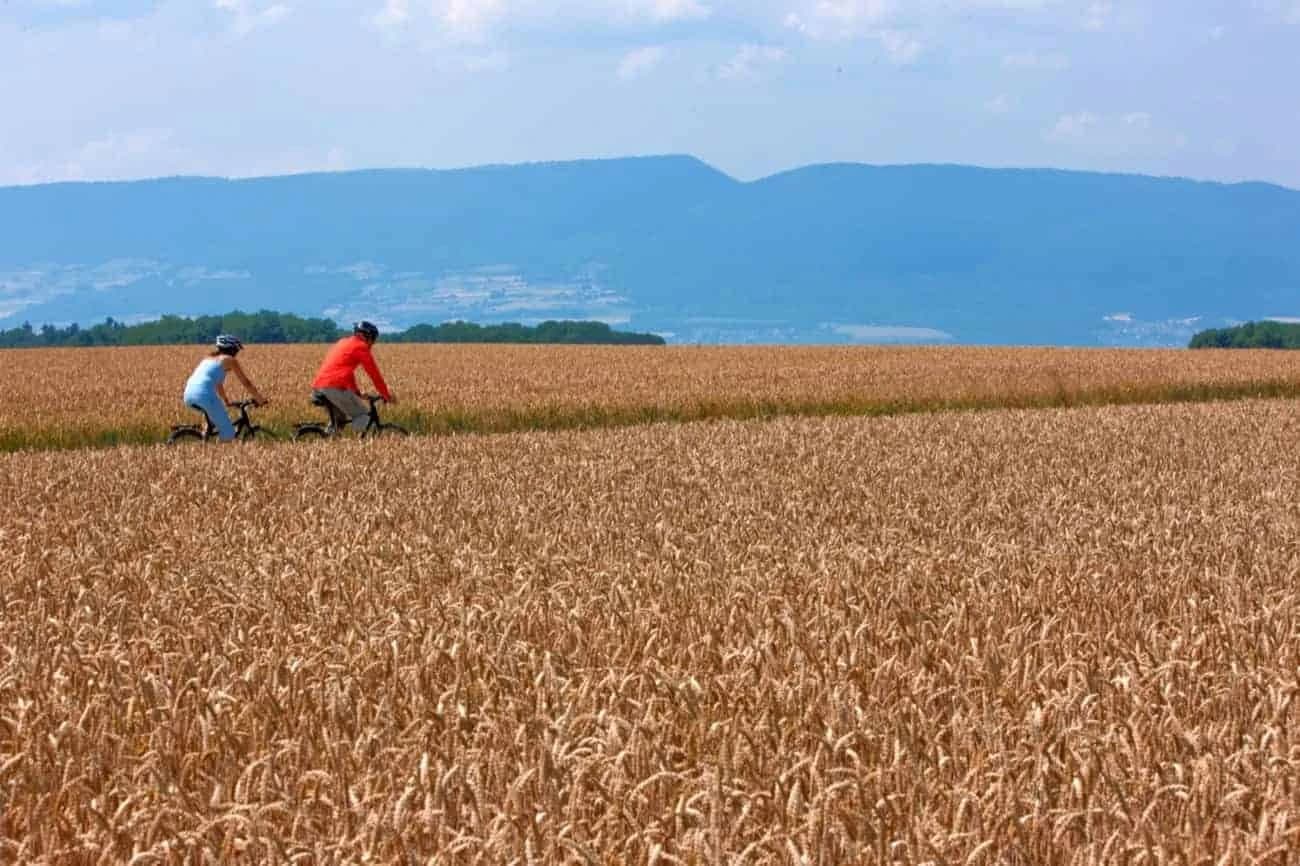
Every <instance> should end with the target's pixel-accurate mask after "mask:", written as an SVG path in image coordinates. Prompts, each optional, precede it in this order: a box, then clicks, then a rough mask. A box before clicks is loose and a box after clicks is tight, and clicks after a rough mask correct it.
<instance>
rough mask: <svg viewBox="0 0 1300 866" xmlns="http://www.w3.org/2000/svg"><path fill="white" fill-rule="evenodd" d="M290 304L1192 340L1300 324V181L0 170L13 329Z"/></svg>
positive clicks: (1108, 341) (779, 327)
mask: <svg viewBox="0 0 1300 866" xmlns="http://www.w3.org/2000/svg"><path fill="white" fill-rule="evenodd" d="M235 307H243V308H246V309H256V308H270V309H277V310H283V311H286V312H294V313H299V314H303V315H313V316H317V315H327V316H331V317H334V318H337V319H339V320H341V321H348V320H350V319H352V318H357V317H363V316H364V317H367V318H372V319H376V320H378V321H381V322H382V323H385V324H387V325H390V326H393V327H401V326H406V325H410V324H413V323H416V322H421V321H424V322H434V323H436V322H440V321H445V320H449V319H469V320H473V321H478V322H485V323H487V322H502V321H523V322H536V321H541V320H543V319H548V318H589V319H600V320H604V321H609V322H610V323H612V324H615V325H616V326H626V327H631V328H634V329H636V330H654V331H657V332H659V333H663V334H665V335H667V336H669V338H670V340H672V341H675V342H854V341H889V340H906V341H914V342H926V341H934V342H962V343H1015V344H1073V345H1185V344H1186V341H1187V338H1188V336H1190V334H1191V333H1192V331H1194V330H1198V329H1200V328H1204V327H1215V326H1221V325H1224V324H1229V323H1233V322H1238V321H1242V320H1246V319H1255V318H1263V317H1270V316H1292V315H1294V316H1300V192H1297V191H1294V190H1290V189H1286V188H1283V187H1278V186H1271V185H1268V184H1262V183H1243V184H1219V183H1206V182H1196V181H1189V180H1181V179H1173V178H1154V177H1145V176H1137V175H1113V174H1095V173H1087V172H1071V171H1058V170H1042V169H984V168H973V167H965V166H950V165H907V166H871V165H857V164H833V165H816V166H809V167H806V168H801V169H796V170H793V171H788V172H784V173H781V174H778V175H774V176H771V177H767V178H763V179H761V180H757V181H753V182H740V181H737V180H735V179H733V178H730V177H728V176H727V175H725V174H723V173H721V172H719V171H717V170H716V169H714V168H712V167H710V166H708V165H706V164H705V163H703V162H701V161H699V160H697V159H694V158H691V157H685V156H667V157H642V158H632V159H617V160H593V161H577V162H563V163H537V164H528V165H516V166H484V167H481V168H471V169H459V170H449V171H436V170H424V169H383V170H367V171H353V172H342V173H334V174H303V175H292V176H286V177H269V178H256V179H248V180H224V179H216V178H164V179H159V180H148V181H136V182H112V183H60V184H49V185H40V186H28V187H7V188H0V328H5V327H13V326H14V325H16V324H20V323H21V322H23V321H31V322H33V323H35V324H39V323H43V322H60V323H61V322H69V321H77V322H82V323H89V322H93V321H97V320H101V319H103V318H104V317H105V316H114V317H115V318H118V319H123V320H127V321H131V320H134V319H143V318H151V317H155V316H157V315H161V314H163V313H181V314H198V313H216V312H224V311H227V310H230V309H232V308H235Z"/></svg>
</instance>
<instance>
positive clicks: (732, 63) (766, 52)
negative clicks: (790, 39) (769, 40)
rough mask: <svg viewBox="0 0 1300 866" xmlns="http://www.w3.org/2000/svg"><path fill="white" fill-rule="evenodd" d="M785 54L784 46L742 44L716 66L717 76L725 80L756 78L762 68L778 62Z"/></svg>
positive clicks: (782, 59)
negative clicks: (729, 57) (725, 60)
mask: <svg viewBox="0 0 1300 866" xmlns="http://www.w3.org/2000/svg"><path fill="white" fill-rule="evenodd" d="M787 56H788V55H787V53H786V50H785V49H784V48H779V47H777V46H775V45H742V46H741V47H740V48H739V50H737V51H736V53H735V54H734V55H732V57H731V59H730V60H728V61H727V62H726V63H724V64H722V65H721V66H719V67H718V77H719V78H722V79H725V80H727V81H743V80H747V79H753V78H757V77H758V75H759V74H760V72H761V71H762V70H764V69H766V68H768V67H772V66H776V65H778V64H780V63H781V62H783V61H784V60H785V59H786V57H787Z"/></svg>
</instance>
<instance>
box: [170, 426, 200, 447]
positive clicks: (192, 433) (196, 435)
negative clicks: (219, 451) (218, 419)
mask: <svg viewBox="0 0 1300 866" xmlns="http://www.w3.org/2000/svg"><path fill="white" fill-rule="evenodd" d="M202 441H203V434H202V433H200V432H199V431H198V430H197V429H196V428H194V427H177V428H176V429H175V430H173V431H172V432H171V433H170V434H169V435H168V436H167V444H168V445H176V444H177V443H181V442H190V443H193V442H202Z"/></svg>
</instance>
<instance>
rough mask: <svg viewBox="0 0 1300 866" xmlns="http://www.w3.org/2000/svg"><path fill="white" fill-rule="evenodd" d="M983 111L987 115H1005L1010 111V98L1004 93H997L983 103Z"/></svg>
mask: <svg viewBox="0 0 1300 866" xmlns="http://www.w3.org/2000/svg"><path fill="white" fill-rule="evenodd" d="M984 110H985V111H987V112H988V113H989V114H1007V113H1008V112H1010V111H1011V97H1009V96H1007V95H1006V94H1005V93H999V94H998V95H997V96H995V97H993V98H992V99H990V100H989V101H988V102H986V103H984Z"/></svg>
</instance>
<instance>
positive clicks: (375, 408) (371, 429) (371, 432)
mask: <svg viewBox="0 0 1300 866" xmlns="http://www.w3.org/2000/svg"><path fill="white" fill-rule="evenodd" d="M363 399H365V400H367V401H369V403H370V417H369V418H368V419H367V420H366V427H365V429H364V430H362V431H361V432H360V434H358V435H360V437H361V438H363V439H367V438H370V439H373V438H374V437H376V436H409V435H411V434H410V431H408V430H407V429H406V428H405V427H403V426H402V425H400V424H390V423H388V422H386V421H381V420H380V418H379V404H380V403H381V402H383V399H384V398H383V397H380V396H379V395H378V394H366V395H364V397H363ZM311 404H312V405H313V406H319V407H321V408H322V409H324V410H325V412H326V413H327V414H328V415H329V417H330V420H329V423H328V424H320V423H317V422H312V421H309V422H307V423H306V424H299V425H298V426H297V427H295V428H294V431H293V438H294V441H298V440H300V439H328V438H331V437H333V436H338V435H339V434H340V433H342V432H343V431H344V430H346V429H347V428H348V427H350V426H351V422H350V421H348V419H347V418H346V417H345V416H344V415H343V413H342V412H340V411H339V410H338V407H336V406H335V405H334V404H333V403H331V402H330V401H329V398H328V397H326V396H325V395H324V394H313V395H312V398H311Z"/></svg>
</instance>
